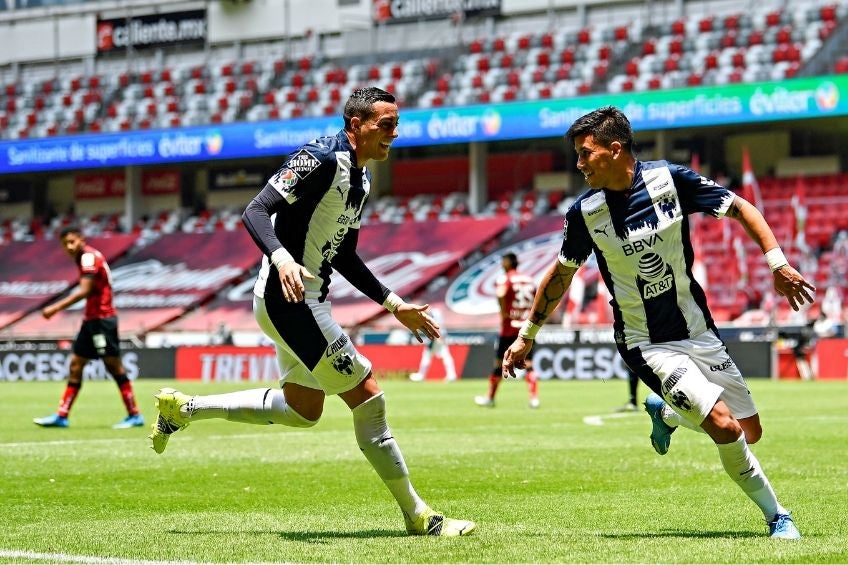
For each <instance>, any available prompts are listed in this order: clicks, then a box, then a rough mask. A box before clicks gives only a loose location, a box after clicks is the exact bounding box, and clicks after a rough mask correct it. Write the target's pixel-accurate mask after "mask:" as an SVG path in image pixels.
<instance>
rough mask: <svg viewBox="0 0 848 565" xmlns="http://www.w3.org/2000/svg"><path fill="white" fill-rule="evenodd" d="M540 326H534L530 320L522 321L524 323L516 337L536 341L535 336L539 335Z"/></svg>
mask: <svg viewBox="0 0 848 565" xmlns="http://www.w3.org/2000/svg"><path fill="white" fill-rule="evenodd" d="M541 328H542V326H540V325H537V324H534V323H533V322H531V321H530V320H524V323H523V324H521V329H520V330H518V337H520V338H523V339H536V334H537V333H539V330H540V329H541Z"/></svg>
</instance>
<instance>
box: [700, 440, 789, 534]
mask: <svg viewBox="0 0 848 565" xmlns="http://www.w3.org/2000/svg"><path fill="white" fill-rule="evenodd" d="M716 447H717V448H718V454H719V457H720V458H721V464H722V465H724V470H725V471H727V474H728V475H730V478H731V479H733V481H734V482H735V483H736V484H738V485H739V487H740V488H741V489H742V490H743V491H744V492H745V494H747V495H748V498H750V499H751V500H753V501H754V503H755V504H756V505H757V506H759V507H760V510H762V512H763V517H764V518H765V519H766V521H767V522H768V521H771V520H772V518H774V516H775V514H786V513H787V511H786V509H785V508H784V507H783V506H781V505H780V503H779V502H778V501H777V496H775V494H774V490H773V489H772V488H771V484H770V483H769V480H768V478H767V477H766V474H765V473H764V472H763V469H762V467H760V462H759V461H757V458H756V457H755V456H754V454H753V453H751V450H750V449H748V442H746V441H745V434H744V433H743V434H742V435H741V436H740V437H739V439H737V440H736V441H734V442H733V443H717V444H716Z"/></svg>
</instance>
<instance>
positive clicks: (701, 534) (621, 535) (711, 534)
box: [599, 529, 766, 540]
mask: <svg viewBox="0 0 848 565" xmlns="http://www.w3.org/2000/svg"><path fill="white" fill-rule="evenodd" d="M599 537H602V538H607V539H622V540H627V539H646V538H693V539H697V538H730V539H733V538H762V537H766V534H765V533H761V534H758V533H755V532H739V531H731V532H716V531H704V530H697V531H696V530H671V529H668V530H660V531H658V532H618V533H614V534H599Z"/></svg>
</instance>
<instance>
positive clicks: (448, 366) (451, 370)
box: [442, 346, 456, 381]
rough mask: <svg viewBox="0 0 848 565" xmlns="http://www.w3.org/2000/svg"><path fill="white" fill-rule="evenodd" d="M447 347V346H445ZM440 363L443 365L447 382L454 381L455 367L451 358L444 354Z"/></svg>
mask: <svg viewBox="0 0 848 565" xmlns="http://www.w3.org/2000/svg"><path fill="white" fill-rule="evenodd" d="M445 347H447V346H445ZM442 363H444V364H445V379H447V380H449V381H455V380H456V365H455V364H454V362H453V356H452V355H451V354H450V353H445V354H444V355H443V356H442Z"/></svg>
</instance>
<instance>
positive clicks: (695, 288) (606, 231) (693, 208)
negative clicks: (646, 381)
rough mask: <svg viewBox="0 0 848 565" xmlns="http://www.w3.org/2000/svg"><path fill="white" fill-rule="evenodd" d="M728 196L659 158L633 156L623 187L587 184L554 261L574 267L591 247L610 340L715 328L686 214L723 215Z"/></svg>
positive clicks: (667, 337)
mask: <svg viewBox="0 0 848 565" xmlns="http://www.w3.org/2000/svg"><path fill="white" fill-rule="evenodd" d="M734 197H735V195H734V194H733V193H732V192H731V191H729V190H727V189H726V188H724V187H722V186H720V185H718V184H716V183H715V182H713V181H711V180H709V179H707V178H704V177H702V176H700V175H698V174H697V173H695V172H693V171H691V170H689V169H687V168H685V167H682V166H679V165H674V164H669V163H668V162H666V161H645V162H643V161H637V162H636V168H635V174H634V178H633V184H632V185H631V187H630V189H629V190H627V191H612V190H606V189H597V190H596V189H593V190H589V191H588V192H586V193H584V194H583V195H581V196H580V197H579V198H578V199H577V200H576V201H575V202H574V204H573V205H572V206H571V208H570V209H569V210H568V212H567V213H566V217H565V226H564V229H563V235H564V238H563V243H562V249H561V250H560V254H559V261H560V262H561V263H562V264H563V265H565V266H569V267H579V266H580V265H582V264H583V262H584V261H586V259H587V258H588V257H589V255H590V253H592V251H594V252H595V254H596V257H597V261H598V268H599V270H600V272H601V276H602V277H603V279H604V283H605V284H606V286H607V289H609V291H610V293H611V295H612V300H611V305H612V307H613V316H614V329H615V339H616V342H617V343H618V344H619V346H620V347H622V346H623V347H625V348H626V349H632V348H634V347H638V346H639V345H642V344H646V343H662V342H666V341H676V340H682V339H687V338H690V337H695V336H697V335H699V334H701V333H703V332H704V331H706V330H707V329H713V330H715V324H714V323H713V319H712V316H711V314H710V312H709V309H708V308H707V300H706V296H705V294H704V291H703V289H702V288H701V287H700V285H699V284H698V283H697V282H696V281H695V278H694V276H693V275H692V263H693V261H694V252H693V250H692V243H691V240H690V238H689V220H688V215H689V214H693V213H695V212H703V213H707V214H711V215H712V216H714V217H716V218H721V217H723V216H724V215H725V214H726V213H727V210H728V208H729V207H730V205H731V203H732V202H733V199H734Z"/></svg>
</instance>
